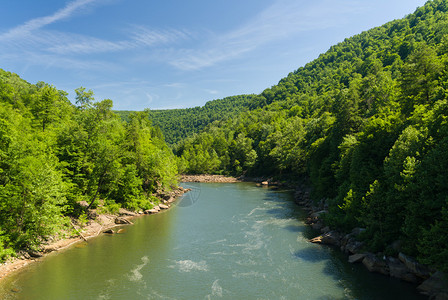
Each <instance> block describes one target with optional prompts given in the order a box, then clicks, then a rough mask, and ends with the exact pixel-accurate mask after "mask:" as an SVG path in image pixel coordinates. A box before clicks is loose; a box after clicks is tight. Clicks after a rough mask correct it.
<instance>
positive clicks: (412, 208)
mask: <svg viewBox="0 0 448 300" xmlns="http://www.w3.org/2000/svg"><path fill="white" fill-rule="evenodd" d="M447 50H448V1H446V0H433V1H428V2H427V3H426V5H425V6H423V7H421V8H418V9H417V10H416V11H415V13H413V14H410V15H408V16H406V17H405V18H403V19H401V20H395V21H392V22H390V23H387V24H385V25H384V26H381V27H377V28H374V29H372V30H369V31H366V32H363V33H361V34H359V35H357V36H354V37H352V38H348V39H346V40H344V41H343V42H341V43H339V44H337V45H335V46H333V47H331V48H330V49H329V50H328V51H327V52H326V53H324V54H322V55H320V56H319V58H317V59H316V60H314V61H312V62H310V63H308V64H307V65H305V66H304V67H301V68H299V69H298V70H296V71H295V72H292V73H290V74H289V75H288V76H287V77H286V78H284V79H282V80H281V81H280V82H279V83H278V84H277V85H275V86H273V87H271V88H268V89H266V90H265V91H263V92H262V93H261V94H259V95H257V96H255V97H253V98H252V101H251V103H250V105H249V111H246V112H242V113H240V114H238V115H236V116H234V117H232V118H230V119H227V120H223V121H217V122H214V123H212V124H209V125H208V126H207V127H206V129H205V130H203V131H202V132H201V133H199V134H197V135H193V136H190V137H188V138H186V139H184V140H182V141H181V142H180V143H178V144H177V145H176V147H175V152H176V154H177V155H178V156H179V157H180V158H181V164H180V166H179V168H180V169H181V171H183V172H188V173H218V174H233V175H242V174H245V175H260V174H264V175H276V176H280V177H281V176H283V177H288V178H291V177H296V178H309V180H310V183H311V185H312V187H313V196H314V198H315V199H317V200H321V199H324V200H325V201H326V202H327V203H328V204H329V211H328V213H327V214H326V222H327V223H328V224H330V225H332V226H334V227H338V228H340V229H342V230H346V231H349V230H351V229H352V228H354V227H364V228H366V229H367V230H366V232H365V233H364V239H365V240H366V241H367V244H368V247H369V250H371V251H376V252H378V251H383V252H386V253H389V254H393V253H394V252H395V251H396V249H394V248H392V247H391V245H392V243H393V242H395V241H400V243H401V250H402V251H404V252H406V253H408V254H410V255H415V256H417V257H418V258H419V259H420V260H421V261H422V262H425V263H428V264H432V265H435V266H437V267H439V268H442V269H444V270H448V263H447V262H448V248H447V247H446V245H448V172H447V170H448V152H447V151H448V124H447V120H448V119H447V118H448V114H447V113H448V99H447V96H448V51H447Z"/></svg>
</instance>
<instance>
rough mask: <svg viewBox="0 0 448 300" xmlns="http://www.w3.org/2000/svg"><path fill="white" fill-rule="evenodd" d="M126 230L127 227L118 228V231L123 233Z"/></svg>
mask: <svg viewBox="0 0 448 300" xmlns="http://www.w3.org/2000/svg"><path fill="white" fill-rule="evenodd" d="M125 231H126V229H124V228H120V229H118V230H117V233H123V232H125Z"/></svg>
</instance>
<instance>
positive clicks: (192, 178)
mask: <svg viewBox="0 0 448 300" xmlns="http://www.w3.org/2000/svg"><path fill="white" fill-rule="evenodd" d="M241 181H243V180H242V179H240V178H236V177H231V176H225V175H209V174H200V175H181V176H180V182H210V183H219V182H223V183H231V182H241Z"/></svg>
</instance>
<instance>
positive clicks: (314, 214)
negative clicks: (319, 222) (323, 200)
mask: <svg viewBox="0 0 448 300" xmlns="http://www.w3.org/2000/svg"><path fill="white" fill-rule="evenodd" d="M325 213H327V211H326V210H320V211H317V212H315V213H312V214H311V216H310V217H311V218H313V219H320V217H321V216H322V215H323V214H325Z"/></svg>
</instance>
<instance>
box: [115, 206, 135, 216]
mask: <svg viewBox="0 0 448 300" xmlns="http://www.w3.org/2000/svg"><path fill="white" fill-rule="evenodd" d="M118 213H119V214H120V216H131V217H135V216H136V215H137V214H136V213H135V212H132V211H129V210H127V209H124V208H120V209H119V210H118Z"/></svg>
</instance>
